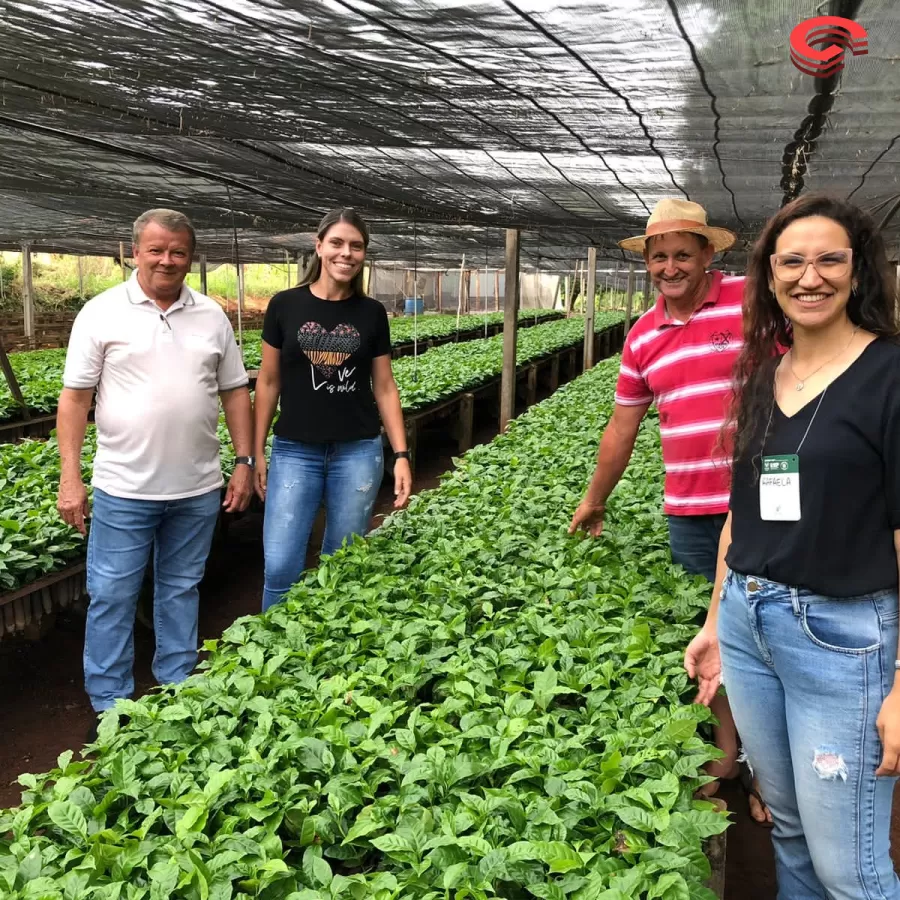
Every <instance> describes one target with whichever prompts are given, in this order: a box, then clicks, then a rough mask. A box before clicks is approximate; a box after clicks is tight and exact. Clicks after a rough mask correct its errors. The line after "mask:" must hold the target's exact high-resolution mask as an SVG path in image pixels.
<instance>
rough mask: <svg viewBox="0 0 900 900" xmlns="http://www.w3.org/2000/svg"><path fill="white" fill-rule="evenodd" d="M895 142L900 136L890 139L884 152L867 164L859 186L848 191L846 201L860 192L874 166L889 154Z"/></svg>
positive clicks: (899, 139)
mask: <svg viewBox="0 0 900 900" xmlns="http://www.w3.org/2000/svg"><path fill="white" fill-rule="evenodd" d="M897 141H900V134H895V135H894V137H892V138H891V142H890V143H889V144H888V145H887V147H885V148H884V150H882V151H881V153H879V154H878V156H876V157H875V159H873V160H872V162H871V163H869V167H868V168H867V169H866V171H865V172H863V173H862V175H861V176H860V180H859V184H858V185H857V186H856V187H855V188H853V190H852V191H850V193H849V194H847V199H848V200H849V199H850V198H851V197H852V196H853V195H854V194H855V193H856V192H857V191H858V190H860V188H862V187H863V185H865V183H866V178H868V176H869V175H870V174H871V172H872V170H873V169H874V168H875V166H877V165H878V163H880V162H881V160H882V159H883V158H884V157H885V156H887V155H888V153H890V152H891V150H893V149H894V144H896V143H897Z"/></svg>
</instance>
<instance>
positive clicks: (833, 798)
mask: <svg viewBox="0 0 900 900" xmlns="http://www.w3.org/2000/svg"><path fill="white" fill-rule="evenodd" d="M897 620H898V609H897V594H896V593H895V592H894V591H880V592H878V593H875V594H871V595H867V596H864V597H857V598H853V599H833V598H828V597H821V596H819V595H817V594H813V593H811V592H809V591H806V590H803V589H798V588H791V587H788V586H786V585H782V584H776V583H775V582H772V581H766V580H765V579H763V578H757V577H753V576H750V577H747V576H744V575H738V574H736V573H733V572H729V573H728V575H727V576H726V579H725V583H724V585H723V588H722V602H721V607H720V612H719V626H718V631H719V644H720V648H721V654H722V671H723V677H724V681H725V686H726V688H727V690H728V699H729V700H730V702H731V709H732V711H733V712H734V718H735V721H736V722H737V727H738V730H739V731H740V733H741V737H742V739H743V742H744V749H745V751H746V753H747V757H748V761H749V763H750V765H751V766H752V768H753V771H754V773H755V774H756V776H757V777H758V778H759V780H760V785H761V793H762V796H763V797H765V800H766V804H767V805H768V806H769V809H771V811H772V818H773V820H774V823H775V827H774V829H773V831H772V840H773V844H774V847H775V866H776V872H777V875H778V898H779V900H813V898H815V900H885V898H890V900H896V898H900V881H898V880H897V876H896V875H895V874H894V867H893V865H892V864H891V857H890V852H889V851H890V837H889V831H890V819H891V799H892V796H893V792H894V783H895V781H896V779H895V778H876V777H875V770H876V769H877V768H878V765H879V763H880V762H881V755H882V746H881V741H880V740H879V737H878V731H877V729H876V727H875V720H876V718H877V716H878V712H879V710H880V709H881V704H882V701H883V700H884V698H885V696H886V695H887V693H888V692H889V691H890V689H891V687H892V685H893V681H894V658H895V656H896V653H897Z"/></svg>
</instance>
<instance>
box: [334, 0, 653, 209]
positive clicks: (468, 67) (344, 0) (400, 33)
mask: <svg viewBox="0 0 900 900" xmlns="http://www.w3.org/2000/svg"><path fill="white" fill-rule="evenodd" d="M333 2H335V3H337V4H338V5H340V6H343V7H345V8H346V9H349V10H351V11H352V12H353V13H355V14H356V15H358V16H360V17H361V18H362V19H365V20H366V21H368V22H371V23H372V24H374V25H377V26H378V27H379V28H383V29H384V30H385V31H387V32H388V33H389V34H392V35H394V36H395V37H397V38H400V39H401V40H404V41H407V42H408V43H411V44H413V45H415V46H417V47H421V48H422V49H425V50H427V51H428V52H430V53H433V54H436V55H437V56H440V57H441V58H442V59H445V60H447V61H448V62H450V63H452V64H453V65H455V66H458V67H460V68H462V69H464V70H465V71H466V72H469V73H470V74H472V75H475V76H477V77H478V78H482V79H484V80H485V81H489V82H490V83H491V84H493V85H495V86H496V87H498V88H500V89H501V90H503V91H507V92H508V93H510V94H512V95H513V96H514V97H517V98H518V99H519V100H522V101H524V102H525V103H527V104H528V105H530V106H533V107H534V108H535V109H537V110H538V111H540V112H541V113H543V114H544V115H545V116H548V117H549V118H551V119H552V120H553V121H554V122H555V123H556V124H557V125H558V126H559V127H560V128H562V129H563V131H565V132H566V133H567V134H569V135H570V136H571V137H572V138H574V139H575V140H576V141H577V142H578V144H579V145H580V146H581V147H583V148H584V150H586V151H587V152H588V153H590V154H591V155H592V156H595V157H597V159H599V160H600V162H601V163H602V164H603V166H604V168H605V169H606V170H607V171H608V172H609V173H610V175H612V176H613V178H615V180H616V182H617V183H618V184H619V185H620V187H622V189H623V190H626V191H628V192H629V193H631V194H632V195H633V196H634V198H635V199H636V200H637V201H638V203H640V204H641V206H643V207H644V209H645V210H646V212H647V214H648V215H649V214H650V209H649V207H648V206H647V204H646V203H644V200H643V198H642V197H641V195H640V194H639V193H638V192H637V191H636V190H635V189H634V188H632V187H631V186H630V185H627V184H625V182H623V181H622V179H621V178H619V174H618V172H616V171H615V169H613V168H612V166H610V164H609V163H608V162H607V161H606V158H605V157H604V155H603V154H602V153H601V152H600V151H599V150H597V149H595V148H594V147H591V146H590V144H588V143H587V141H585V139H584V138H583V137H582V136H581V135H580V134H578V133H577V132H576V131H575V130H574V129H573V128H572V127H571V126H569V125H567V124H566V123H565V122H564V121H563V120H562V119H561V118H560V117H559V116H558V115H557V114H556V113H555V112H553V110H551V109H548V108H547V107H546V106H545V105H544V104H542V103H541V102H540V101H538V100H536V99H535V98H534V97H531V96H530V95H528V94H526V93H525V92H524V91H521V90H519V89H518V88H515V87H512V86H511V85H508V84H505V83H504V82H502V81H501V80H500V79H499V78H496V77H495V76H493V75H491V74H489V73H487V72H484V71H482V70H481V69H479V68H478V67H477V66H473V65H472V64H471V63H468V62H466V61H465V60H463V59H460V57H458V56H454V55H453V54H452V53H450V52H449V51H447V50H443V49H441V48H440V47H438V46H436V45H435V44H433V43H427V42H426V41H424V40H422V39H420V38H417V37H415V36H414V35H411V34H409V33H408V32H406V31H404V30H403V29H401V28H397V27H396V26H395V25H391V24H390V23H388V22H385V21H383V20H382V19H379V18H378V17H377V16H374V15H372V14H371V13H369V12H368V11H367V10H366V9H363V8H361V7H358V6H355V5H354V4H353V3H350V2H349V0H333Z"/></svg>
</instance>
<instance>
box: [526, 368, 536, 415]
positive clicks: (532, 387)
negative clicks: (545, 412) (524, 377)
mask: <svg viewBox="0 0 900 900" xmlns="http://www.w3.org/2000/svg"><path fill="white" fill-rule="evenodd" d="M537 382H538V370H537V366H529V367H528V382H527V388H526V390H527V393H526V394H525V403H526V404H527V405H528V406H534V404H535V403H536V402H537Z"/></svg>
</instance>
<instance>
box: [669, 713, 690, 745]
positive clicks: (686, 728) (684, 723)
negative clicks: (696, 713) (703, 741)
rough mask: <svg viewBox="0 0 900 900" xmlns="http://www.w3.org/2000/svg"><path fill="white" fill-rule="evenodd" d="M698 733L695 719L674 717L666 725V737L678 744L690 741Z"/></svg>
mask: <svg viewBox="0 0 900 900" xmlns="http://www.w3.org/2000/svg"><path fill="white" fill-rule="evenodd" d="M696 733H697V723H696V722H695V721H694V720H693V719H673V720H672V721H671V722H669V724H668V725H666V737H667V738H669V739H670V740H673V741H675V742H676V743H678V744H683V743H685V741H689V740H690V739H691V738H692V737H693V736H694V735H695V734H696Z"/></svg>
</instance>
